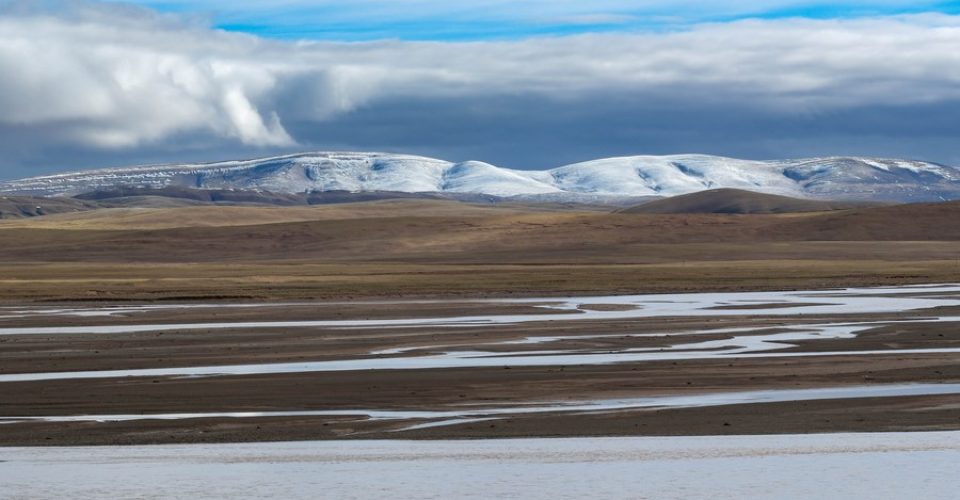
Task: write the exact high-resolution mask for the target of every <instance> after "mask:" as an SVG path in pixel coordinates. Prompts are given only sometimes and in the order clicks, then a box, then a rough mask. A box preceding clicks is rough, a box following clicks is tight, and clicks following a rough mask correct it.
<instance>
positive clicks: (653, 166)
mask: <svg viewBox="0 0 960 500" xmlns="http://www.w3.org/2000/svg"><path fill="white" fill-rule="evenodd" d="M119 188H141V189H165V188H190V189H204V190H242V191H262V192H271V193H322V192H351V193H373V192H397V193H417V194H424V195H427V194H442V195H448V196H451V197H461V198H462V197H469V196H490V197H496V198H498V199H519V200H525V201H564V202H569V201H572V202H595V203H603V202H611V203H616V202H621V203H622V202H624V201H626V200H630V199H637V198H650V197H671V196H676V195H682V194H688V193H695V192H700V191H706V190H712V189H722V188H733V189H742V190H748V191H753V192H759V193H767V194H774V195H781V196H791V197H798V198H811V199H831V200H872V201H892V202H920V201H943V200H953V199H958V198H960V169H957V168H955V167H950V166H946V165H940V164H936V163H930V162H921V161H912V160H897V159H880V158H864V157H827V158H810V159H798V160H770V161H755V160H738V159H733V158H724V157H718V156H708V155H673V156H630V157H618V158H605V159H599V160H593V161H586V162H582V163H575V164H571V165H565V166H562V167H558V168H554V169H550V170H515V169H507V168H501V167H497V166H494V165H491V164H489V163H483V162H479V161H465V162H459V163H455V162H449V161H444V160H439V159H434V158H427V157H422V156H412V155H404V154H389V153H345V152H316V153H301V154H294V155H286V156H278V157H271V158H263V159H256V160H243V161H224V162H216V163H199V164H168V165H154V166H140V167H124V168H107V169H99V170H89V171H84V172H74V173H65V174H57V175H47V176H41V177H33V178H28V179H22V180H15V181H6V182H0V194H3V195H9V196H14V195H16V196H43V197H51V196H58V197H64V196H66V197H69V196H77V195H81V194H84V193H91V192H97V191H105V190H115V189H119Z"/></svg>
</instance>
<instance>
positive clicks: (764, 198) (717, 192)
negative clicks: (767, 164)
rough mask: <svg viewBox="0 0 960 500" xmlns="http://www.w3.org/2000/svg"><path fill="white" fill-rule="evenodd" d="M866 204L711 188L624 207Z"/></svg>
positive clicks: (759, 208) (783, 208)
mask: <svg viewBox="0 0 960 500" xmlns="http://www.w3.org/2000/svg"><path fill="white" fill-rule="evenodd" d="M860 206H864V203H855V202H840V201H827V200H809V199H801V198H791V197H789V196H779V195H775V194H765V193H755V192H753V191H745V190H742V189H711V190H709V191H700V192H697V193H690V194H684V195H679V196H672V197H670V198H664V199H660V200H655V201H652V202H649V203H644V204H641V205H636V206H633V207H629V208H626V209H623V210H621V212H622V213H639V214H783V213H796V212H823V211H829V210H844V209H848V208H855V207H860Z"/></svg>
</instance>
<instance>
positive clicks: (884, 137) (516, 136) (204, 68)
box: [0, 0, 960, 179]
mask: <svg viewBox="0 0 960 500" xmlns="http://www.w3.org/2000/svg"><path fill="white" fill-rule="evenodd" d="M958 47H960V1H951V2H936V1H923V0H919V1H902V0H887V1H879V2H868V1H856V0H841V1H839V2H811V1H801V0H767V1H760V0H731V1H724V2H695V1H689V0H638V1H631V2H624V1H617V0H593V1H592V2H583V1H565V0H527V1H507V0H472V1H459V2H450V1H446V2H440V1H437V0H390V1H385V0H353V1H349V2H347V1H340V0H336V1H334V0H329V1H311V2H307V1H302V0H281V1H278V2H269V3H268V2H253V1H247V0H238V1H227V0H205V1H200V2H196V1H189V2H188V1H185V0H184V1H181V0H164V1H156V0H147V1H139V2H126V3H119V2H102V1H98V0H0V74H2V75H3V78H0V110H3V113H0V151H3V153H4V154H3V155H0V179H12V178H19V177H27V176H31V175H39V174H45V173H53V172H59V171H68V170H77V169H84V168H91V167H101V166H114V165H129V164H140V163H158V162H179V161H208V160H209V161H212V160H222V159H236V158H251V157H263V156H269V155H274V154H283V153H292V152H299V151H311V150H312V151H320V150H341V151H342V150H350V151H389V152H399V153H410V154H421V155H426V156H434V157H438V158H443V159H447V160H451V161H464V160H482V161H487V162H490V163H494V164H497V165H499V166H503V167H510V168H520V169H525V168H536V169H542V168H550V167H556V166H559V165H563V164H567V163H573V162H576V161H582V160H589V159H595V158H602V157H610V156H625V155H640V154H684V153H705V154H715V155H723V156H732V157H739V158H749V159H775V158H798V157H813V156H834V155H837V156H839V155H857V156H874V157H895V158H909V159H919V160H928V161H935V162H941V163H946V164H951V165H960V146H958V144H960V140H958V138H960V120H958V119H957V117H958V116H960V50H958Z"/></svg>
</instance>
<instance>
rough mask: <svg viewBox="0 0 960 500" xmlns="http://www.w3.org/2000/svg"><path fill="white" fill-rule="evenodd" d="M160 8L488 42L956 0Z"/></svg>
mask: <svg viewBox="0 0 960 500" xmlns="http://www.w3.org/2000/svg"><path fill="white" fill-rule="evenodd" d="M132 3H136V4H139V5H143V6H147V7H150V8H153V9H157V10H159V11H162V12H178V13H189V14H195V15H199V16H203V17H205V18H207V19H209V20H210V21H211V22H212V23H213V24H214V25H215V26H217V27H220V28H222V29H226V30H229V31H239V32H246V33H252V34H256V35H260V36H265V37H272V38H281V39H303V38H306V39H316V40H349V41H356V40H378V39H402V40H441V41H444V40H446V41H449V40H489V39H516V38H523V37H530V36H557V35H570V34H577V33H596V32H606V33H609V32H638V31H640V32H643V31H658V30H675V29H683V28H684V27H687V26H690V25H692V24H697V23H706V22H730V21H735V20H740V19H747V18H759V19H777V18H784V17H807V18H813V19H849V18H857V17H866V16H889V15H900V14H915V13H922V12H939V13H946V14H956V13H958V12H960V1H924V0H914V1H903V0H888V1H873V2H871V1H856V0H839V1H833V2H828V1H804V0H793V1H791V0H767V1H737V0H731V1H713V2H702V1H701V2H694V1H684V0H678V1H676V0H675V1H665V0H646V1H643V0H641V1H636V0H635V1H617V0H597V1H592V2H583V1H564V0H552V1H551V0H526V1H502V0H475V1H459V2H452V1H433V0H358V1H349V0H347V1H344V0H329V1H304V0H287V1H281V2H250V1H243V0H240V1H236V2H231V1H226V0H205V1H177V0H161V1H156V0H146V1H137V2H132Z"/></svg>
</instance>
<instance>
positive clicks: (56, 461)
mask: <svg viewBox="0 0 960 500" xmlns="http://www.w3.org/2000/svg"><path fill="white" fill-rule="evenodd" d="M958 463H960V432H929V433H876V434H811V435H779V436H723V437H721V436H705V437H669V438H659V437H640V438H564V439H505V440H491V441H482V440H481V441H478V440H466V441H401V440H390V441H326V442H297V443H257V444H217V445H203V444H194V445H160V446H123V447H71V448H59V447H57V448H52V447H50V448H0V482H2V484H3V496H4V497H6V498H72V499H87V498H105V497H109V498H211V497H214V498H292V499H300V498H321V497H322V498H384V497H389V498H438V499H440V498H529V499H554V498H560V499H565V498H714V499H742V498H871V499H886V498H891V499H893V498H898V499H899V498H924V499H952V498H956V492H957V491H958V490H960V474H957V464H958Z"/></svg>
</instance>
